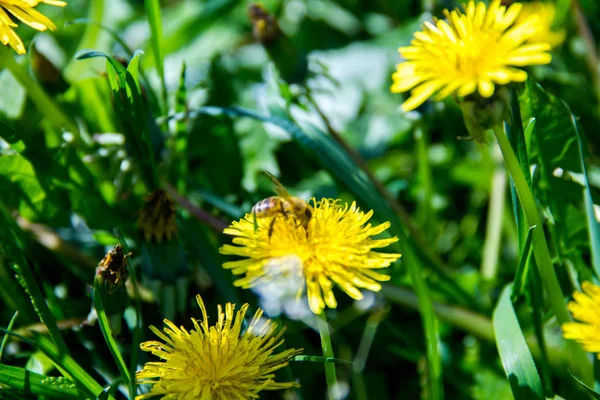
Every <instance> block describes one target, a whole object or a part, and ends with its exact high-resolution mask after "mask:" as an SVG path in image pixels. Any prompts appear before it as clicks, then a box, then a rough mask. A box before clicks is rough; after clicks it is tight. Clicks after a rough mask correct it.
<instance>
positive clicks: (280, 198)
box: [252, 171, 313, 240]
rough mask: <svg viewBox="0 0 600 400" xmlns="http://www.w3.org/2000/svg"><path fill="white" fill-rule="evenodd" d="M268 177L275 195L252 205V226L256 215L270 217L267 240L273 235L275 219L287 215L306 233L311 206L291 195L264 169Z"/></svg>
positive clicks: (311, 211) (310, 215) (310, 216)
mask: <svg viewBox="0 0 600 400" xmlns="http://www.w3.org/2000/svg"><path fill="white" fill-rule="evenodd" d="M264 173H265V174H267V176H268V177H269V178H271V179H272V180H273V183H274V186H273V189H274V191H275V193H277V196H271V197H267V198H266V199H263V200H261V201H259V202H258V203H256V204H255V205H254V207H252V214H253V215H254V226H255V229H256V227H257V225H256V217H271V216H273V219H272V220H271V223H270V224H269V240H271V236H272V235H273V228H274V227H275V221H276V220H277V217H279V216H283V218H285V219H287V218H288V217H292V218H295V219H296V221H297V222H298V226H303V227H304V230H305V231H306V234H307V235H308V231H307V228H308V223H309V222H310V219H311V218H312V213H313V208H312V207H311V206H310V205H309V204H308V203H307V202H306V201H304V200H302V199H301V198H299V197H295V196H291V195H290V194H289V193H288V191H287V190H286V189H285V187H283V185H282V184H281V183H280V182H279V181H278V180H277V178H275V177H274V176H273V174H271V173H270V172H268V171H264Z"/></svg>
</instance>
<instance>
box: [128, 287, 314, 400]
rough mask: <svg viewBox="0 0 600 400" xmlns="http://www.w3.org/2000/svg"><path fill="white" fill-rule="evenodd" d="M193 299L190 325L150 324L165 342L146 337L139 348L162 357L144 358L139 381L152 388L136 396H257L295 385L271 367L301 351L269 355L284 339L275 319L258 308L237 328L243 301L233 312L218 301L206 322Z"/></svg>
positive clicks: (218, 399)
mask: <svg viewBox="0 0 600 400" xmlns="http://www.w3.org/2000/svg"><path fill="white" fill-rule="evenodd" d="M196 300H197V301H198V305H199V306H200V309H201V311H202V321H201V322H198V321H197V320H196V319H193V318H192V323H193V325H194V327H193V329H192V330H190V331H188V330H187V329H185V328H184V327H181V328H178V327H177V326H175V324H173V323H172V322H171V321H169V320H165V324H166V325H167V326H166V327H165V328H164V333H163V332H161V331H159V330H158V329H156V328H155V327H153V326H152V327H150V329H152V331H153V332H154V333H155V334H156V335H157V336H158V337H159V338H160V339H161V340H162V341H163V342H164V343H163V342H159V341H149V342H144V343H142V344H141V345H140V347H141V349H142V350H144V351H148V352H151V353H152V354H154V355H156V356H158V357H160V358H161V359H162V360H163V361H160V362H148V363H146V365H145V366H144V368H143V369H142V370H141V371H138V373H137V376H136V378H137V381H138V383H140V384H150V385H152V388H151V390H150V392H148V393H145V394H143V395H140V396H137V397H136V400H143V399H148V398H152V397H155V396H163V397H162V398H165V399H172V400H192V399H202V400H246V399H257V398H259V395H258V393H259V392H260V391H262V390H280V389H288V388H292V387H298V386H299V385H298V384H297V383H295V382H284V383H280V382H275V380H274V379H275V374H274V372H275V371H277V370H278V369H280V368H283V367H285V366H286V365H288V362H289V360H290V359H292V358H293V357H294V356H296V355H297V354H299V353H300V352H302V350H296V349H289V350H285V351H283V352H280V353H278V354H274V350H275V349H276V348H277V347H279V346H280V345H281V344H282V343H283V339H282V335H283V332H284V329H281V330H278V329H277V326H276V324H275V323H273V322H272V321H270V320H268V319H264V318H262V310H260V309H259V310H258V311H257V312H256V314H255V315H254V318H252V321H251V322H250V324H249V325H248V328H247V329H246V331H245V332H244V333H242V323H243V321H244V316H245V315H246V311H247V310H248V304H244V305H243V306H242V308H241V309H240V310H239V311H237V312H236V313H235V314H234V311H235V306H234V305H233V304H231V303H228V304H227V305H226V306H225V312H223V310H222V308H221V306H219V312H218V317H217V323H216V324H215V325H214V326H209V325H208V316H207V313H206V307H205V306H204V302H203V301H202V298H201V297H200V296H196Z"/></svg>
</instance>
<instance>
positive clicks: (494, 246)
mask: <svg viewBox="0 0 600 400" xmlns="http://www.w3.org/2000/svg"><path fill="white" fill-rule="evenodd" d="M492 152H493V154H492V158H493V159H494V162H495V164H496V158H500V159H501V157H502V156H501V155H500V154H497V157H496V153H497V152H498V150H497V148H494V149H493V150H492ZM498 161H499V160H498ZM505 195H506V171H505V170H504V169H503V168H502V166H501V165H498V164H496V168H495V171H494V175H493V177H492V183H491V185H490V206H489V209H488V215H487V223H486V232H485V242H484V245H483V260H482V262H481V277H482V279H483V280H484V281H493V280H494V279H495V278H496V274H497V272H498V254H499V252H500V239H501V236H502V227H503V224H502V220H503V218H504V208H505V207H504V204H505V197H506V196H505Z"/></svg>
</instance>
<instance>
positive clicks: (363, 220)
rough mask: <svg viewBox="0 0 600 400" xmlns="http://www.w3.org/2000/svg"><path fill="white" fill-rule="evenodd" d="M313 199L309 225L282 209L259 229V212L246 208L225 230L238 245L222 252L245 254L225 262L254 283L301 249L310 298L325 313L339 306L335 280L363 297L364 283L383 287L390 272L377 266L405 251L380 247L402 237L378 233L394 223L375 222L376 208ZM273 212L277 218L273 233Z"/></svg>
mask: <svg viewBox="0 0 600 400" xmlns="http://www.w3.org/2000/svg"><path fill="white" fill-rule="evenodd" d="M311 202H312V206H313V212H312V218H311V219H310V222H309V224H308V227H307V228H306V229H305V228H304V226H302V224H299V223H298V222H297V221H296V220H295V219H294V218H293V217H288V218H284V217H282V216H281V215H278V216H275V217H272V216H271V217H261V218H258V217H257V218H256V225H257V227H256V230H255V226H254V221H255V217H254V215H253V214H246V216H245V217H244V218H242V219H241V220H240V221H235V222H233V223H232V225H231V226H230V227H229V228H227V229H225V231H224V233H225V234H227V235H231V236H233V237H234V238H233V244H234V245H224V246H223V247H221V249H220V252H221V253H222V254H228V255H236V256H240V257H243V259H242V260H238V261H230V262H226V263H224V264H223V267H224V268H226V269H231V270H232V272H233V274H235V275H242V274H244V275H245V276H244V277H243V278H240V279H238V280H236V281H235V282H234V284H235V285H236V286H241V287H243V288H251V287H255V286H257V285H259V284H263V283H265V282H269V281H271V280H272V279H273V276H274V275H276V274H277V270H276V265H274V264H277V260H287V261H289V256H292V255H295V256H296V257H297V258H298V259H299V260H300V264H301V271H300V272H301V273H300V276H301V278H300V279H304V280H305V284H306V292H307V297H308V303H309V306H310V309H311V310H312V312H314V313H315V314H320V313H321V312H322V311H323V309H324V308H325V306H327V307H330V308H335V307H337V301H336V299H335V296H334V294H333V286H334V285H337V286H338V287H339V288H340V289H341V290H343V291H344V292H346V293H347V294H348V295H349V296H350V297H352V298H353V299H355V300H361V299H362V298H363V294H362V293H361V291H360V289H368V290H371V291H374V292H376V291H379V290H381V284H380V283H379V282H380V281H387V280H389V279H390V277H389V276H388V275H385V274H382V273H380V272H377V271H376V270H378V269H381V268H386V267H389V266H390V265H391V264H392V263H393V262H395V261H396V260H397V259H398V258H399V257H400V254H395V253H380V252H377V251H374V249H378V248H383V247H386V246H388V245H390V244H392V243H394V242H396V241H397V240H398V239H397V238H396V237H393V238H387V239H373V238H372V236H374V235H378V234H380V233H382V232H383V231H385V230H386V229H388V228H389V227H390V223H389V222H385V223H383V224H380V225H377V226H373V225H372V224H371V223H369V220H370V219H371V217H372V216H373V211H369V212H368V213H365V212H362V211H360V209H359V208H358V207H357V206H356V203H352V205H350V206H348V204H345V205H341V204H340V202H339V201H338V200H332V199H322V200H320V201H316V200H315V199H312V200H311ZM273 218H277V220H276V221H275V222H274V223H273V225H272V227H273V232H272V234H271V235H270V236H269V230H270V227H271V223H272V221H273ZM286 272H287V271H286ZM292 279H293V278H292ZM297 279H298V278H297ZM302 289H304V285H303V287H302Z"/></svg>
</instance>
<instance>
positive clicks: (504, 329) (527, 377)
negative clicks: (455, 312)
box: [493, 285, 545, 400]
mask: <svg viewBox="0 0 600 400" xmlns="http://www.w3.org/2000/svg"><path fill="white" fill-rule="evenodd" d="M511 292H512V286H511V285H509V286H507V287H505V288H504V290H503V291H502V294H501V295H500V300H499V301H498V305H497V306H496V309H495V310H494V315H493V324H494V333H495V336H496V345H497V347H498V353H499V354H500V358H501V359H502V365H503V366H504V372H505V373H506V377H507V379H508V381H509V383H510V386H511V388H512V392H513V395H514V396H515V400H532V399H540V400H543V399H544V398H545V397H544V393H543V389H542V381H541V379H540V376H539V374H538V371H537V368H536V366H535V363H534V362H533V357H532V356H531V352H530V351H529V348H528V347H527V342H526V341H525V336H524V335H523V331H522V330H521V326H520V325H519V321H518V319H517V315H516V313H515V310H514V308H513V305H512V302H511V301H510V297H511Z"/></svg>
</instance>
